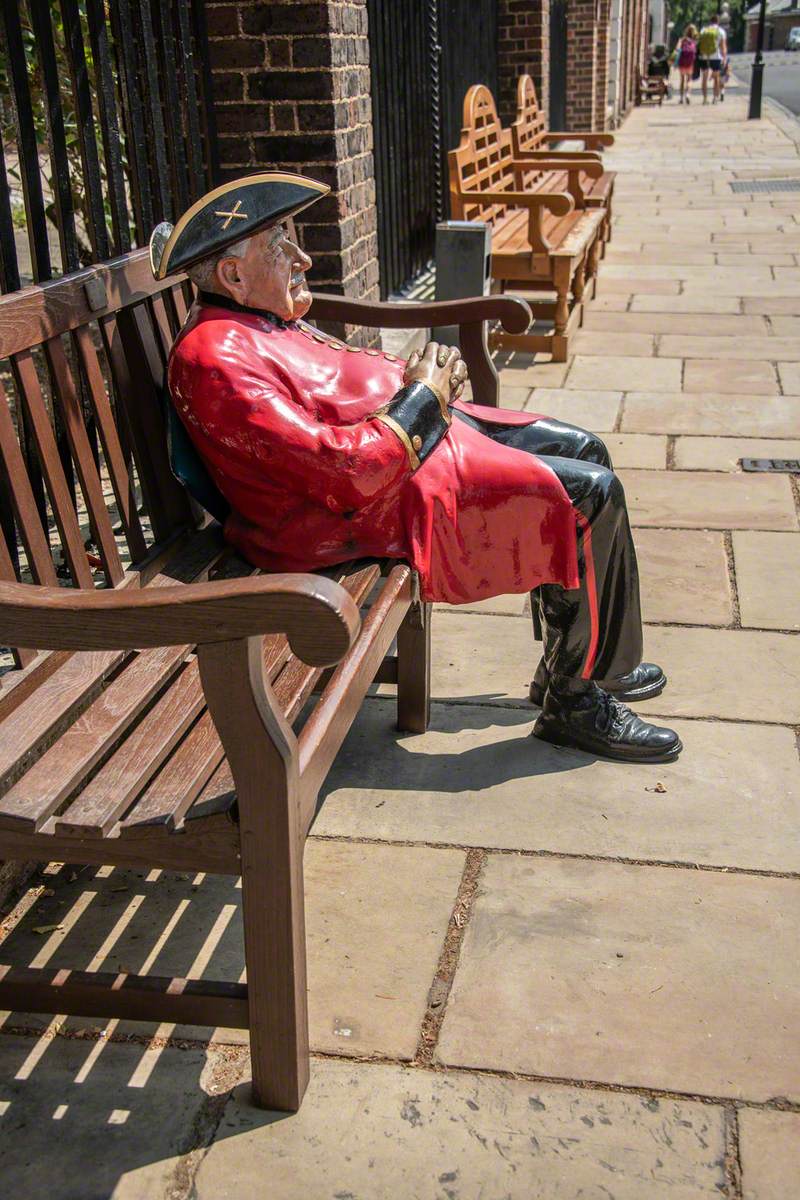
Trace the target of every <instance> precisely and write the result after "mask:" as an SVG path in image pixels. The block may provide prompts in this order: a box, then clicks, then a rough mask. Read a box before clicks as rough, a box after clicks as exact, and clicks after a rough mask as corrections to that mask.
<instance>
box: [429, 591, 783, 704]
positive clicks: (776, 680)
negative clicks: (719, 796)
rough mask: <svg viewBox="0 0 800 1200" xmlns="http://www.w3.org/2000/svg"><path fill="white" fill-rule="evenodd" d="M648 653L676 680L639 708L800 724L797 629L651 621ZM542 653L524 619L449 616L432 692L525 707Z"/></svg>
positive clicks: (437, 643) (439, 634)
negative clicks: (768, 630) (793, 631)
mask: <svg viewBox="0 0 800 1200" xmlns="http://www.w3.org/2000/svg"><path fill="white" fill-rule="evenodd" d="M644 653H645V657H646V658H647V659H648V660H651V661H654V662H658V663H661V665H662V666H663V667H664V669H665V670H666V672H667V675H668V677H669V680H670V683H669V687H668V688H667V689H666V690H665V691H664V692H663V693H662V694H661V695H660V696H658V697H656V698H655V699H654V700H649V701H646V702H645V703H644V704H640V705H638V706H637V709H638V711H645V712H650V713H659V714H661V715H664V716H672V717H681V716H686V717H721V718H723V719H727V720H733V721H758V722H763V721H769V722H777V723H784V724H800V687H798V681H800V639H798V638H796V637H794V636H793V635H791V634H782V633H763V632H761V631H756V630H749V629H733V630H728V629H696V628H690V627H687V626H681V627H673V628H670V627H668V626H660V625H648V626H646V628H645V639H644ZM538 658H539V647H538V644H537V643H534V642H532V640H531V635H530V630H529V629H528V628H527V622H525V621H520V620H518V619H517V618H514V617H498V616H484V615H482V614H477V613H473V614H470V613H453V614H452V615H449V616H446V617H445V616H443V617H442V619H441V620H440V621H438V623H437V628H436V637H435V638H434V648H433V696H434V698H435V699H439V700H455V701H458V702H464V701H469V702H472V703H479V704H487V705H498V704H499V705H515V706H517V707H525V706H526V705H527V704H528V699H527V695H528V685H529V683H530V678H531V670H532V668H533V667H534V666H535V663H536V661H538ZM745 679H746V680H747V687H746V688H745V687H743V686H742V680H745Z"/></svg>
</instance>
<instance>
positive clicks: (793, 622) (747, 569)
mask: <svg viewBox="0 0 800 1200" xmlns="http://www.w3.org/2000/svg"><path fill="white" fill-rule="evenodd" d="M733 554H734V561H735V563H736V582H737V586H738V591H739V606H740V609H741V614H742V624H743V625H755V626H756V627H758V628H761V629H800V587H798V581H799V580H800V536H798V534H791V533H766V534H765V533H758V534H756V533H744V532H743V533H735V534H734V535H733Z"/></svg>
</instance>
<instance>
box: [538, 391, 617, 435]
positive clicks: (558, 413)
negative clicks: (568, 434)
mask: <svg viewBox="0 0 800 1200" xmlns="http://www.w3.org/2000/svg"><path fill="white" fill-rule="evenodd" d="M621 401H622V392H602V391H567V390H566V389H565V388H543V387H536V388H534V389H533V390H532V391H531V392H530V393H529V395H528V400H527V403H526V405H525V407H526V409H527V411H528V412H533V413H541V414H542V415H543V416H546V417H554V418H555V419H556V420H558V421H566V422H567V423H568V424H570V425H578V426H579V427H580V428H581V429H591V430H592V432H593V433H607V432H609V431H610V430H612V429H613V428H614V426H615V424H616V420H617V415H618V413H619V408H620V403H621Z"/></svg>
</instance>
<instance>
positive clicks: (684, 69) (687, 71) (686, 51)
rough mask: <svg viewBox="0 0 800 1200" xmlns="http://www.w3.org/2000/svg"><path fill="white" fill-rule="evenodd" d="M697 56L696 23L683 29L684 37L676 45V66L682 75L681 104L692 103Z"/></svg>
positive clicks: (679, 99)
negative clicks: (693, 77)
mask: <svg viewBox="0 0 800 1200" xmlns="http://www.w3.org/2000/svg"><path fill="white" fill-rule="evenodd" d="M696 58H697V28H696V26H694V25H687V26H686V28H685V29H684V31H683V37H682V38H680V39H679V41H678V45H677V46H676V47H675V66H676V67H677V68H678V71H679V73H680V77H681V91H680V96H679V97H678V103H679V104H690V103H691V91H692V74H693V72H694V63H695V59H696Z"/></svg>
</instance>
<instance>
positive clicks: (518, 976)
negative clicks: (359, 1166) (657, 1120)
mask: <svg viewBox="0 0 800 1200" xmlns="http://www.w3.org/2000/svg"><path fill="white" fill-rule="evenodd" d="M799 936H800V889H798V887H797V884H796V881H795V880H787V879H778V878H764V877H758V876H750V875H740V874H739V875H733V874H727V873H724V872H716V871H691V870H685V869H677V868H669V869H665V868H663V867H648V866H627V865H621V864H618V863H597V862H588V861H586V860H580V859H572V860H563V859H540V858H536V859H533V858H521V857H518V856H514V855H492V856H491V857H490V858H489V860H488V862H487V864H486V867H485V870H484V874H483V876H482V878H481V881H480V885H479V893H478V896H477V898H476V901H475V904H474V907H473V911H472V917H471V920H470V923H469V925H468V926H467V931H466V936H465V940H464V945H463V947H462V953H461V959H460V962H459V968H458V971H457V974H456V978H455V982H454V984H453V988H452V991H451V993H450V1000H449V1004H448V1008H447V1012H446V1015H445V1019H444V1025H443V1027H442V1034H441V1037H440V1040H439V1045H438V1050H437V1057H438V1060H439V1061H441V1062H442V1063H446V1064H449V1065H451V1066H456V1065H458V1066H473V1067H489V1068H499V1069H502V1070H507V1071H512V1072H524V1073H526V1074H535V1075H544V1076H552V1077H557V1078H559V1079H588V1080H594V1081H596V1082H599V1083H614V1084H624V1085H628V1086H637V1087H655V1088H664V1089H667V1090H670V1091H672V1090H674V1091H680V1092H687V1093H690V1094H695V1093H703V1094H704V1095H710V1096H728V1097H741V1098H747V1099H750V1100H757V1101H764V1100H768V1099H770V1098H771V1097H773V1096H776V1095H781V1096H786V1097H789V1098H792V1097H793V1098H794V1100H795V1101H796V1100H797V1099H798V1097H800V980H798V977H797V970H796V962H797V955H796V948H797V941H798V937H799Z"/></svg>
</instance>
